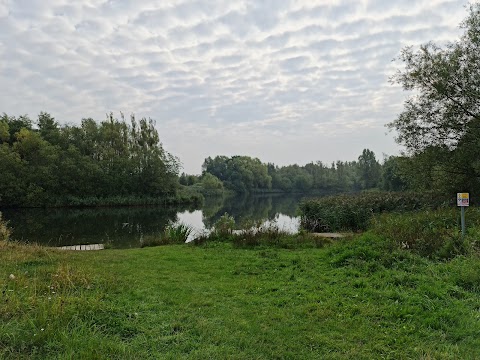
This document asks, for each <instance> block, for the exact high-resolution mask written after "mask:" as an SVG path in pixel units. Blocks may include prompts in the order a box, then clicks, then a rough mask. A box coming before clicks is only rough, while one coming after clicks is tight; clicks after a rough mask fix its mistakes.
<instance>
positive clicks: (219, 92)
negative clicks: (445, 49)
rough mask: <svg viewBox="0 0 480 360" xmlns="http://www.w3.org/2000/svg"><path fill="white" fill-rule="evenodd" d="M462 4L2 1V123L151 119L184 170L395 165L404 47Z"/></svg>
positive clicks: (438, 38)
mask: <svg viewBox="0 0 480 360" xmlns="http://www.w3.org/2000/svg"><path fill="white" fill-rule="evenodd" d="M466 5H467V1H457V0H453V1H449V0H415V1H410V0H398V1H396V0H351V1H347V0H234V1H233V0H202V1H190V0H187V1H185V0H161V1H143V0H108V1H106V0H76V1H70V0H0V113H3V112H4V113H7V114H8V115H15V116H18V115H23V114H28V115H29V116H30V117H31V118H32V119H36V117H37V115H38V114H39V113H40V112H41V111H46V112H48V113H50V114H51V115H52V116H54V117H55V119H56V120H57V121H58V122H59V123H60V124H79V123H80V121H81V119H82V118H88V117H91V118H94V119H95V120H97V121H102V120H104V119H105V118H106V113H109V112H113V113H114V115H115V116H117V117H120V112H122V113H124V114H126V115H127V116H128V115H129V114H131V113H134V114H135V116H136V117H137V118H142V117H147V118H152V119H154V120H155V121H156V126H157V129H158V131H159V135H160V139H161V141H162V143H163V146H164V148H165V149H166V150H167V151H168V152H170V153H172V154H173V155H175V156H177V157H178V158H179V159H180V161H181V163H182V165H183V171H185V172H187V173H190V174H197V173H200V172H201V165H202V163H203V161H204V159H205V158H206V157H208V156H211V157H214V156H216V155H227V156H233V155H248V156H252V157H258V158H259V159H260V160H261V161H262V162H273V163H275V164H277V165H279V166H283V165H288V164H293V163H297V164H300V165H304V164H306V163H309V162H312V161H313V162H316V161H322V162H324V163H325V162H326V163H330V162H332V161H335V160H344V161H346V160H348V161H351V160H356V159H357V158H358V156H359V155H360V154H361V152H362V150H363V149H364V148H369V149H371V150H373V151H374V152H375V153H376V155H377V158H378V159H382V158H383V154H388V155H398V154H399V153H400V151H401V150H402V148H401V147H400V146H398V145H397V144H396V143H395V141H394V138H395V133H394V132H389V130H388V129H387V128H386V127H385V124H387V123H389V122H391V121H393V120H394V119H395V118H396V116H397V115H398V114H399V113H400V112H401V111H402V108H403V102H404V101H405V99H406V97H407V96H408V95H409V94H408V93H407V92H404V91H403V90H402V88H401V87H400V86H398V85H392V84H391V83H390V82H389V78H390V77H391V76H392V75H393V74H394V73H395V71H397V70H399V69H402V63H401V62H400V61H398V60H396V61H395V60H394V59H395V58H396V57H398V55H399V54H400V51H401V49H402V48H404V47H405V46H414V47H418V46H419V45H420V44H424V43H426V42H428V41H433V42H435V43H437V44H445V43H447V42H448V41H455V40H456V39H458V38H459V36H460V34H461V29H459V24H460V22H461V21H462V20H463V19H464V18H465V17H466V16H467V9H466Z"/></svg>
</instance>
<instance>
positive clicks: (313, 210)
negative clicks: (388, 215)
mask: <svg viewBox="0 0 480 360" xmlns="http://www.w3.org/2000/svg"><path fill="white" fill-rule="evenodd" d="M446 204H448V201H446V200H445V198H444V197H441V196H438V195H435V194H432V193H422V194H418V193H412V192H403V193H396V192H363V193H359V194H348V195H347V194H342V195H335V196H327V197H323V198H319V199H314V200H305V201H303V202H301V203H300V205H299V208H300V213H301V217H300V225H301V227H302V228H304V229H306V230H308V231H312V232H330V231H342V230H353V231H358V230H366V229H367V228H368V226H369V225H370V221H371V219H372V216H373V214H378V213H383V212H392V211H395V212H404V211H414V210H420V209H435V208H438V207H442V206H444V205H446Z"/></svg>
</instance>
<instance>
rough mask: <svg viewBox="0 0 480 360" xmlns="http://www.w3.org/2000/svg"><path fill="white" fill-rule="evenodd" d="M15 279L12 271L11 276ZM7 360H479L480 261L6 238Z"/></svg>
mask: <svg viewBox="0 0 480 360" xmlns="http://www.w3.org/2000/svg"><path fill="white" fill-rule="evenodd" d="M11 275H13V276H11ZM0 288H1V292H2V297H1V301H0V358H2V359H3V358H4V359H21V358H25V359H27V358H28V359H65V358H67V359H68V358H76V359H77V358H78V359H82V358H84V359H96V358H97V359H179V358H185V359H384V358H385V359H413V358H414V359H478V358H480V261H479V258H478V257H477V256H476V255H468V256H458V257H456V258H454V259H452V260H449V261H444V262H440V261H433V260H429V259H427V258H424V257H420V256H418V255H415V254H414V253H412V252H408V251H406V250H393V251H385V246H384V240H382V238H381V237H379V236H377V235H373V233H367V234H364V235H362V236H359V237H357V238H355V239H350V240H346V241H342V242H339V243H336V244H333V245H328V246H326V247H323V248H303V249H280V248H275V249H274V248H266V247H263V248H262V247H260V248H258V247H257V248H253V249H242V248H235V247H233V246H232V245H231V244H229V243H210V244H207V245H204V246H191V245H168V246H161V247H154V248H144V249H132V250H104V251H98V252H93V251H92V252H60V251H56V250H47V249H46V248H41V247H35V246H29V247H26V246H22V245H18V244H12V243H7V242H0Z"/></svg>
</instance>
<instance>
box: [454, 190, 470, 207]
mask: <svg viewBox="0 0 480 360" xmlns="http://www.w3.org/2000/svg"><path fill="white" fill-rule="evenodd" d="M469 204H470V196H469V193H457V206H469Z"/></svg>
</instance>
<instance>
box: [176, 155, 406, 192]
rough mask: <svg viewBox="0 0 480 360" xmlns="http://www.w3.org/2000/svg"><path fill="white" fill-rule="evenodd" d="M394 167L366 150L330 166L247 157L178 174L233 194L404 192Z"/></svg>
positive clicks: (222, 159)
mask: <svg viewBox="0 0 480 360" xmlns="http://www.w3.org/2000/svg"><path fill="white" fill-rule="evenodd" d="M398 165H399V164H398V158H396V157H388V158H386V159H384V161H383V162H382V163H380V162H379V161H378V160H377V159H376V157H375V154H374V153H373V151H371V150H369V149H365V150H363V152H362V154H361V155H360V156H359V157H358V160H357V161H345V162H344V161H337V162H334V163H332V164H330V165H327V164H324V163H322V162H321V161H317V162H316V163H313V162H312V163H309V164H307V165H305V166H299V165H289V166H283V167H279V166H276V165H275V164H271V163H267V164H266V163H262V162H261V161H260V160H259V159H256V158H251V157H248V156H232V157H227V156H216V157H215V158H211V157H208V158H207V159H205V162H204V163H203V167H202V169H203V174H202V176H193V175H187V174H182V175H181V176H180V183H181V184H183V185H194V184H196V183H198V182H202V181H203V179H204V178H205V177H208V178H209V183H211V184H217V187H218V188H220V185H218V183H220V184H222V185H223V187H225V188H226V189H228V190H230V191H233V192H235V193H252V192H287V193H292V192H295V193H309V192H317V193H336V192H349V191H360V190H366V189H373V188H382V189H385V190H392V191H398V190H405V188H406V187H407V183H406V182H405V181H404V180H403V179H402V177H401V176H400V172H399V169H398Z"/></svg>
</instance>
